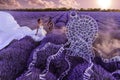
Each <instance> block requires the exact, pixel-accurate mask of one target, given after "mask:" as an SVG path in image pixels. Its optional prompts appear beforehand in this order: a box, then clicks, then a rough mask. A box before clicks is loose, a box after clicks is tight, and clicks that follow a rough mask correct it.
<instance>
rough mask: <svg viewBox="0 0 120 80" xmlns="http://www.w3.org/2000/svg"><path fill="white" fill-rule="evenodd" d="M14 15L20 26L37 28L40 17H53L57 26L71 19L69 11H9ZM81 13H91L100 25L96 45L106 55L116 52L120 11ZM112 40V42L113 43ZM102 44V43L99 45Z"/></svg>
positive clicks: (89, 13) (119, 30)
mask: <svg viewBox="0 0 120 80" xmlns="http://www.w3.org/2000/svg"><path fill="white" fill-rule="evenodd" d="M9 13H10V14H12V15H13V16H14V18H15V19H16V21H17V22H18V24H19V25H20V26H28V27H30V28H31V29H35V28H36V26H37V19H38V18H40V17H46V16H47V17H52V21H53V22H54V24H55V27H56V28H59V27H61V26H65V25H66V24H67V21H68V20H69V15H68V13H69V11H66V12H65V11H58V12H57V11H55V12H19V11H18V12H17V11H9ZM79 15H89V16H91V17H93V18H94V19H95V20H96V21H97V23H98V26H99V36H98V40H96V44H95V46H97V48H98V49H99V50H101V51H102V52H104V54H106V56H108V55H109V54H110V53H111V54H112V53H114V55H113V56H115V55H119V54H117V52H116V49H117V51H118V50H119V48H120V45H119V44H120V41H119V40H120V35H119V34H120V13H119V12H79ZM111 42H112V43H111ZM99 44H100V45H99Z"/></svg>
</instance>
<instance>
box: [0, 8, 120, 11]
mask: <svg viewBox="0 0 120 80" xmlns="http://www.w3.org/2000/svg"><path fill="white" fill-rule="evenodd" d="M0 10H1V11H69V10H73V9H72V8H65V7H63V8H45V9H41V8H40V9H36V8H24V9H0ZM76 10H78V11H101V12H102V11H103V12H111V11H112V12H120V9H101V8H87V9H84V8H80V9H76Z"/></svg>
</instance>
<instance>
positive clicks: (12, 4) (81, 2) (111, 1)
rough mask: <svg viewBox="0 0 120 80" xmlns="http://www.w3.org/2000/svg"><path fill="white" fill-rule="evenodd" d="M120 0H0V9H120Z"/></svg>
mask: <svg viewBox="0 0 120 80" xmlns="http://www.w3.org/2000/svg"><path fill="white" fill-rule="evenodd" d="M119 3H120V0H0V9H16V8H61V7H66V8H75V9H80V8H85V9H86V8H101V9H120V5H119Z"/></svg>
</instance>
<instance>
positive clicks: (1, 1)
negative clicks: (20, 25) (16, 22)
mask: <svg viewBox="0 0 120 80" xmlns="http://www.w3.org/2000/svg"><path fill="white" fill-rule="evenodd" d="M20 6H21V5H20V4H19V2H18V1H16V0H0V8H2V9H7V8H19V7H20Z"/></svg>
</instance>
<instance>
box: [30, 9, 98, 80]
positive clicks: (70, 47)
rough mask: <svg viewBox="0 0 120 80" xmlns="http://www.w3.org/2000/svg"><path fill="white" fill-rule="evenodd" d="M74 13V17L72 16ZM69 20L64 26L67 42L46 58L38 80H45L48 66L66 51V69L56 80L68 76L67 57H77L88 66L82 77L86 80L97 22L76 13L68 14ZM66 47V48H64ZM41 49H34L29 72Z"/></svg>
mask: <svg viewBox="0 0 120 80" xmlns="http://www.w3.org/2000/svg"><path fill="white" fill-rule="evenodd" d="M73 13H75V14H74V15H72V14H73ZM69 17H70V19H69V20H68V22H67V25H66V28H67V30H66V36H67V39H68V42H66V43H65V44H62V47H61V48H60V49H59V50H58V52H57V53H56V54H54V55H51V56H49V57H48V58H47V63H46V69H45V70H44V71H43V72H42V73H41V74H40V75H39V78H40V80H46V79H45V76H46V75H47V73H48V72H49V66H50V62H51V60H54V59H57V58H58V57H59V56H60V55H62V54H63V51H64V50H66V53H64V54H65V60H66V62H67V63H68V66H69V67H68V69H67V70H66V71H64V72H63V73H62V74H61V75H60V77H59V78H58V79H57V80H62V79H63V77H64V76H66V75H67V74H68V72H69V71H70V69H71V63H70V61H69V59H68V56H78V57H82V58H84V59H85V60H86V61H88V63H89V64H90V66H89V67H88V68H87V69H86V70H85V72H84V75H83V80H88V79H89V78H90V76H91V72H92V67H93V63H92V59H93V58H94V51H93V46H92V44H93V43H94V41H95V39H96V36H97V33H98V25H97V22H96V21H95V20H94V19H93V18H92V17H90V16H88V15H80V16H79V15H78V13H77V12H76V11H73V12H70V13H69ZM50 44H52V43H47V44H46V45H45V46H48V45H50ZM66 46H67V47H66ZM40 50H41V49H36V50H35V51H34V53H33V61H32V62H31V63H30V65H29V68H28V69H29V70H28V73H29V71H30V70H31V69H32V67H33V66H34V64H35V62H36V60H37V52H38V51H40Z"/></svg>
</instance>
